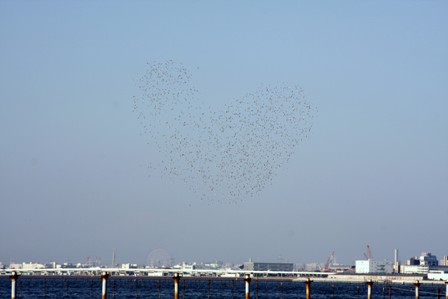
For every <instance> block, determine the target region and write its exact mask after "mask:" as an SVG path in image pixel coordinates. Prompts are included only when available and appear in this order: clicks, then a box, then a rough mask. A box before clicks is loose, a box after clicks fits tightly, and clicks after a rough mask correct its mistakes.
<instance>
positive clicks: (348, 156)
mask: <svg viewBox="0 0 448 299" xmlns="http://www.w3.org/2000/svg"><path fill="white" fill-rule="evenodd" d="M447 13H448V2H446V1H282V2H278V1H146V2H145V1H134V2H130V1H126V2H125V1H107V2H106V1H89V2H88V1H1V2H0V140H1V146H0V201H1V216H0V239H1V240H2V241H1V245H0V261H3V262H4V263H7V262H9V261H10V260H15V261H42V262H45V261H49V260H53V259H55V260H57V261H64V260H65V259H67V258H68V259H70V260H72V261H82V260H85V258H86V257H87V256H90V257H94V256H100V257H102V258H103V263H109V262H110V259H111V255H112V248H115V249H116V251H117V261H118V262H126V261H133V262H138V263H144V262H145V260H146V256H147V254H148V253H149V252H150V251H151V250H153V249H156V248H164V249H166V250H167V251H169V252H170V253H171V255H172V256H173V257H174V258H175V260H177V261H182V260H185V261H193V260H212V259H219V260H224V261H229V262H242V261H245V260H247V259H248V258H253V259H255V260H263V261H276V260H278V259H279V258H283V259H284V260H288V261H291V262H312V261H325V259H326V258H327V256H328V255H329V254H330V253H331V252H332V251H335V252H336V256H337V259H338V261H340V262H346V263H350V262H352V261H353V260H354V259H357V258H362V257H363V252H364V251H365V246H366V244H370V245H371V247H372V250H373V255H374V257H376V258H379V259H385V258H387V259H392V258H393V250H394V249H395V248H398V249H399V250H400V255H401V258H402V259H403V260H404V259H406V258H409V257H410V256H413V255H417V254H419V253H420V252H421V251H431V252H433V253H434V254H436V255H438V256H439V257H441V256H442V255H448V238H447V237H446V219H447V216H448V205H447V199H448V117H447V111H448V58H447V57H448V55H447V54H448V32H447V31H448V18H446V16H447ZM165 60H174V61H176V62H178V63H181V64H183V65H184V66H185V67H186V68H187V69H189V70H190V71H191V72H192V74H193V80H194V84H195V86H196V87H197V88H198V90H199V94H200V97H201V100H203V101H204V102H206V103H207V105H210V106H212V107H222V106H223V105H225V104H226V103H228V102H230V101H232V100H234V99H236V98H238V97H241V96H242V95H244V94H246V93H248V92H251V91H253V90H255V89H256V88H257V87H258V86H260V84H268V85H270V84H277V83H278V82H291V83H294V84H298V85H300V86H301V87H302V88H303V90H304V92H305V95H306V98H307V100H308V101H309V102H311V103H312V105H314V107H316V108H317V109H318V113H317V117H316V118H314V119H313V129H312V134H311V136H310V137H309V138H308V139H306V140H305V141H303V142H302V143H301V144H300V146H299V147H298V149H297V150H296V152H295V154H294V155H293V157H292V159H291V160H290V161H289V162H288V163H287V165H285V167H283V168H282V169H281V170H280V171H279V172H278V175H277V176H275V177H274V178H273V180H272V184H271V185H268V186H267V187H266V188H265V189H264V190H263V191H262V192H261V193H260V194H258V195H257V196H256V197H255V198H244V199H243V200H242V202H241V203H238V204H219V203H207V202H204V201H201V200H200V199H199V198H198V195H197V194H195V193H194V192H192V191H191V190H190V188H188V186H185V184H184V183H183V182H182V181H180V180H175V179H174V180H173V179H172V178H167V177H165V176H160V175H157V174H156V175H155V174H154V171H153V170H148V168H147V165H148V163H150V162H151V161H157V160H158V159H159V155H160V154H159V153H158V152H157V151H155V150H154V148H153V147H151V145H148V144H147V142H148V137H147V136H145V134H142V127H141V125H140V124H139V121H138V120H137V117H136V113H134V112H133V96H135V95H138V94H139V88H138V83H137V80H138V78H140V77H141V76H142V75H143V74H144V72H145V70H146V69H147V64H146V63H147V62H154V61H156V62H157V61H165Z"/></svg>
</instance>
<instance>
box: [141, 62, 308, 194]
mask: <svg viewBox="0 0 448 299" xmlns="http://www.w3.org/2000/svg"><path fill="white" fill-rule="evenodd" d="M148 66H149V67H148V69H147V71H146V73H145V74H144V75H143V76H142V77H141V78H140V86H139V87H140V90H141V95H140V96H138V97H134V111H135V112H136V114H137V118H138V119H139V121H140V124H141V125H142V128H143V133H144V134H145V136H147V137H148V138H149V139H148V143H149V144H151V145H154V146H155V147H156V148H157V149H158V151H159V152H160V154H161V157H162V159H161V160H160V161H158V163H157V164H158V167H156V168H154V169H158V170H159V171H161V173H163V174H165V175H166V176H168V177H170V178H179V179H181V180H183V181H184V182H185V183H186V184H187V185H188V186H189V187H190V188H192V189H193V190H194V191H195V192H196V193H198V194H199V195H200V197H201V199H203V200H207V201H209V202H213V201H219V202H224V203H235V202H238V201H241V200H244V199H245V198H248V197H253V196H255V195H256V194H259V193H260V192H261V191H262V190H263V189H264V188H265V187H266V186H267V185H268V184H270V183H271V182H272V179H273V178H274V177H275V175H276V174H277V173H278V171H279V170H280V169H281V168H282V167H283V166H284V165H285V164H287V162H288V161H289V160H290V158H291V156H292V155H293V154H294V153H295V151H296V149H297V146H298V145H299V144H300V142H301V141H302V140H303V139H304V138H306V137H308V136H309V133H310V131H311V120H312V118H313V117H314V115H315V109H313V107H312V106H311V105H310V104H309V103H308V102H307V101H306V100H305V97H304V94H303V91H302V89H301V88H299V87H298V86H292V85H287V84H284V83H283V84H277V85H275V86H263V87H261V88H259V89H258V90H256V91H255V92H253V93H248V94H246V95H244V96H242V97H241V98H239V99H237V100H235V101H233V102H232V103H231V104H227V105H225V106H224V108H223V109H220V110H216V109H212V108H211V107H207V106H205V105H204V104H203V103H202V101H201V100H200V99H199V98H198V90H197V89H196V88H195V87H194V86H193V84H192V75H191V73H190V72H189V71H188V70H187V69H186V68H185V67H184V66H183V65H182V64H180V63H176V62H174V61H171V60H170V61H166V62H159V63H153V64H148ZM151 168H153V167H151Z"/></svg>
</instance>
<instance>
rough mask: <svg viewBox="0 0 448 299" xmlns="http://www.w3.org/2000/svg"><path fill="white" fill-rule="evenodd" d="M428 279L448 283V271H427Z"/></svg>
mask: <svg viewBox="0 0 448 299" xmlns="http://www.w3.org/2000/svg"><path fill="white" fill-rule="evenodd" d="M428 279H433V280H445V281H448V270H429V272H428Z"/></svg>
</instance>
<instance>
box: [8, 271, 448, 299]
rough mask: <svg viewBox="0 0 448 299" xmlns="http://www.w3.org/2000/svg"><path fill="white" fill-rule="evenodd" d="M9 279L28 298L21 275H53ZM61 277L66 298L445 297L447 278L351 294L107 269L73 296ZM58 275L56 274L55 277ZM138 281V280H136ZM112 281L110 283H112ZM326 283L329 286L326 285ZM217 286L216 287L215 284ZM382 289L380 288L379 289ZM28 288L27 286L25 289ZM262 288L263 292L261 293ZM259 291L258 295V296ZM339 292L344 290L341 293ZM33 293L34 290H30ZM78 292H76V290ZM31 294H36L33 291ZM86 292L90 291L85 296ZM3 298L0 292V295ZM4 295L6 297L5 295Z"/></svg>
mask: <svg viewBox="0 0 448 299" xmlns="http://www.w3.org/2000/svg"><path fill="white" fill-rule="evenodd" d="M9 277H10V280H11V299H19V298H31V297H27V296H20V295H18V294H21V293H22V294H23V292H21V291H22V290H20V288H21V287H24V286H23V285H22V286H21V285H20V284H19V283H18V282H19V281H20V280H21V279H25V280H32V279H37V280H39V279H41V280H45V279H55V277H54V276H29V275H28V276H27V275H25V276H24V277H23V278H21V276H20V275H18V273H16V272H13V273H11V275H10V276H9ZM59 278H60V279H62V280H64V284H63V285H59V288H61V287H63V288H64V289H65V290H64V294H63V296H62V297H68V298H87V297H89V296H90V297H89V298H99V293H100V291H101V298H102V299H107V298H120V297H121V298H122V297H125V298H132V297H134V298H148V297H145V296H144V295H143V294H141V295H139V292H142V290H143V289H144V288H152V296H153V298H154V297H155V298H170V297H171V298H174V299H180V298H220V297H222V298H229V299H230V298H232V299H234V298H242V296H243V294H244V296H245V298H246V299H250V298H256V299H258V298H261V297H263V296H264V297H263V298H306V299H311V298H332V299H334V298H366V297H367V298H368V299H372V298H375V299H376V298H383V299H384V298H389V299H390V298H411V299H412V298H415V299H420V298H438V299H442V298H445V299H448V281H446V282H445V288H444V289H445V290H443V288H441V286H442V285H440V284H439V285H438V287H437V289H434V288H432V289H431V290H428V289H427V290H423V289H421V285H422V283H421V282H420V281H415V282H414V283H413V284H392V283H375V282H374V281H372V280H368V281H365V282H363V283H359V282H358V283H351V284H352V285H353V284H356V292H355V293H354V294H351V295H349V294H347V287H345V289H342V288H338V283H329V282H327V283H326V284H327V286H326V287H325V288H323V287H322V284H324V283H322V282H320V284H321V287H320V288H316V289H314V288H313V282H314V281H313V280H312V279H310V278H306V279H303V280H301V281H298V280H297V279H285V278H259V277H251V275H250V274H246V275H245V276H244V277H237V278H222V277H183V276H182V275H181V274H180V273H174V275H173V276H172V277H148V276H146V277H142V276H140V277H130V276H112V275H110V274H109V273H107V272H103V273H101V275H100V276H93V277H92V276H90V277H89V276H77V277H76V278H79V279H83V278H87V279H90V285H89V286H87V285H86V284H84V285H83V286H79V287H78V289H79V288H83V287H84V288H86V287H87V288H89V291H88V292H86V290H85V289H84V293H83V294H84V295H79V297H76V295H73V296H72V295H70V294H69V287H68V279H70V278H71V277H69V278H67V277H62V276H60V277H59ZM56 279H57V277H56ZM120 279H121V280H123V279H128V280H130V279H132V280H133V282H134V293H133V294H132V295H130V293H132V291H131V292H129V290H128V291H127V293H126V294H124V293H123V292H122V290H120V289H119V287H117V282H118V281H119V280H120ZM143 280H150V281H152V282H153V283H152V284H151V285H143V284H142V283H141V281H143ZM170 280H172V282H171V283H172V293H171V296H170V295H169V293H167V291H166V289H167V288H166V287H167V284H169V281H170ZM139 281H140V282H139ZM186 281H188V283H189V284H190V288H191V289H193V288H195V286H194V285H193V283H192V282H194V281H200V282H201V284H202V285H201V287H202V289H200V290H199V288H197V287H196V288H195V290H196V291H195V293H194V294H189V295H187V296H186V295H185V294H186V288H187V287H186V284H185V282H186ZM111 282H112V284H111ZM243 282H244V288H243V287H242V283H243ZM260 282H264V283H265V286H264V287H265V288H267V287H266V283H267V282H270V283H271V288H273V287H272V286H273V285H274V284H276V287H274V288H276V289H274V290H271V292H270V293H269V292H266V290H260V289H261V288H262V287H260ZM212 283H213V284H217V283H220V284H221V285H220V286H219V289H221V290H222V289H227V291H226V293H225V294H224V293H221V295H220V296H218V295H217V294H213V292H212V287H211V286H212ZM236 283H237V284H238V286H237V287H236V285H235V284H236ZM288 283H289V285H291V284H297V283H301V284H303V285H304V288H296V290H300V292H299V293H297V294H295V297H292V296H289V297H288V295H287V293H286V292H284V289H285V288H286V286H287V284H288ZM162 284H163V285H164V291H162ZM206 284H208V289H207V290H204V285H206ZM374 284H381V286H380V288H381V289H380V290H378V288H377V289H376V295H375V296H374V295H373V291H372V288H373V285H374ZM328 286H329V288H328ZM25 287H26V288H30V287H32V284H29V285H27V286H25ZM48 289H50V288H48ZM229 289H231V291H229ZM215 290H216V287H215ZM314 290H316V294H314V293H313V291H314ZM381 290H382V292H381ZM27 291H30V290H27ZM261 291H264V293H263V295H261ZM259 292H260V296H259ZM341 292H343V293H342V294H341ZM31 293H33V292H31ZM78 293H79V292H78ZM290 293H291V291H289V293H288V294H290ZM33 294H36V292H34V293H33ZM86 294H89V295H88V296H86ZM2 298H3V296H2ZM5 298H6V297H5ZM32 298H55V296H53V295H52V294H51V290H47V289H46V288H45V287H44V288H43V289H41V291H40V294H38V295H37V296H34V297H32Z"/></svg>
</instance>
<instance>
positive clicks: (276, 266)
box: [243, 261, 294, 272]
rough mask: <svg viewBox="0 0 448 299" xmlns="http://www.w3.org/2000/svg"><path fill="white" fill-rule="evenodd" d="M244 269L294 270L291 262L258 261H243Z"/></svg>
mask: <svg viewBox="0 0 448 299" xmlns="http://www.w3.org/2000/svg"><path fill="white" fill-rule="evenodd" d="M243 269H244V270H247V271H281V272H292V271H293V270H294V264H293V263H258V262H252V261H249V262H245V263H244V268H243Z"/></svg>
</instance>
